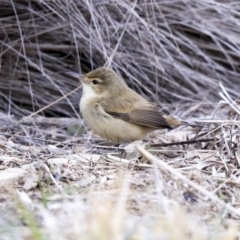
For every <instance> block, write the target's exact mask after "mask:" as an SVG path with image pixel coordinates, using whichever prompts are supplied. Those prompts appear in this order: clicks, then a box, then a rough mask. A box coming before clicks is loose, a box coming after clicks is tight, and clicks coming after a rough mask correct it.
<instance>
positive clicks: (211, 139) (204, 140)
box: [151, 138, 214, 147]
mask: <svg viewBox="0 0 240 240" xmlns="http://www.w3.org/2000/svg"><path fill="white" fill-rule="evenodd" d="M211 141H214V138H207V139H194V140H189V141H182V142H173V143H163V144H160V143H156V144H151V147H168V146H175V145H183V144H194V143H202V142H211Z"/></svg>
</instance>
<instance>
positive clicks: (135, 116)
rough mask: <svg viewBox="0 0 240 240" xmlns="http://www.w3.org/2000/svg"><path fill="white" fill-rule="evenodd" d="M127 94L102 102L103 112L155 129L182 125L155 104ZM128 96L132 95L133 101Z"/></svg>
mask: <svg viewBox="0 0 240 240" xmlns="http://www.w3.org/2000/svg"><path fill="white" fill-rule="evenodd" d="M126 93H127V94H126ZM126 93H125V94H122V95H121V94H119V95H118V96H116V97H115V98H112V99H111V101H109V99H108V100H106V102H102V104H101V105H102V107H103V110H104V111H105V112H106V113H107V114H109V115H111V116H112V117H114V118H118V119H121V120H124V121H126V122H130V123H133V124H138V125H142V126H145V127H150V128H155V129H161V128H169V129H171V128H174V127H177V126H179V125H180V124H181V123H180V122H179V121H178V120H177V119H175V118H172V117H169V116H167V115H164V114H162V113H161V112H159V111H158V109H157V107H156V106H155V105H154V104H152V103H150V102H148V101H147V100H146V99H145V98H143V97H141V96H140V95H138V94H137V93H136V92H134V91H132V90H130V89H128V90H127V92H126ZM127 95H128V96H129V95H131V101H129V97H127Z"/></svg>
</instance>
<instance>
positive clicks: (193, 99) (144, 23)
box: [0, 0, 240, 117]
mask: <svg viewBox="0 0 240 240" xmlns="http://www.w3.org/2000/svg"><path fill="white" fill-rule="evenodd" d="M0 24H1V26H0V47H1V48H0V81H1V82H0V111H2V112H3V113H5V114H13V115H15V116H18V117H21V116H23V115H26V114H29V113H31V112H33V111H36V110H38V109H40V108H42V107H44V106H46V105H48V104H50V103H52V102H53V101H55V100H57V99H58V98H60V97H62V96H64V94H67V93H68V92H70V91H71V90H73V89H74V88H76V87H77V86H78V85H79V82H78V81H77V80H76V79H72V78H70V77H69V76H68V75H67V74H66V72H68V71H76V72H80V73H86V72H88V71H90V70H92V69H95V68H97V67H100V66H103V65H104V64H106V63H108V64H109V65H110V66H111V67H113V68H114V70H116V71H117V72H118V73H119V74H121V75H122V77H123V78H124V79H125V80H126V81H127V82H128V84H129V86H130V87H131V88H133V89H135V90H136V91H138V92H139V93H140V94H142V95H143V96H145V97H147V98H148V99H151V100H154V101H156V102H157V103H158V104H159V106H160V107H163V105H162V104H172V103H173V104H175V106H178V108H179V109H180V110H181V109H182V110H184V106H185V105H184V104H185V103H188V104H189V103H190V104H193V105H194V104H198V106H202V107H203V108H204V107H207V108H208V107H211V106H213V105H214V103H217V102H218V101H219V99H220V98H219V97H218V82H219V81H221V82H222V83H223V84H224V85H225V87H226V89H227V91H228V92H229V93H230V94H232V96H233V97H234V98H236V97H238V96H239V91H240V77H239V75H240V67H239V63H240V5H239V3H238V1H233V0H229V1H228V0H221V1H220V0H215V1H214V3H213V2H212V1H207V0H201V1H199V0H191V1H185V0H176V1H170V0H166V1H165V0H154V1H152V0H149V1H146V0H136V1H130V0H119V1H105V0H89V1H83V0H72V1H63V0H62V1H57V0H55V1H44V0H41V1H40V0H39V1H38V0H35V1H31V0H29V1H21V0H12V1H1V11H0ZM80 96H81V91H80V90H79V91H77V92H75V93H74V94H72V95H71V96H69V97H68V98H66V99H64V100H61V101H59V102H58V103H56V104H55V105H53V106H51V107H49V108H47V109H46V110H45V111H44V112H42V113H41V114H44V115H46V116H68V117H76V111H74V109H77V110H78V103H79V99H80ZM199 104H200V105H199ZM77 112H78V111H77Z"/></svg>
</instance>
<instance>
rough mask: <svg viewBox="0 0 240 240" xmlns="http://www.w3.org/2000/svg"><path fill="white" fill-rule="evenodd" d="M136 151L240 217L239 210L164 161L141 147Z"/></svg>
mask: <svg viewBox="0 0 240 240" xmlns="http://www.w3.org/2000/svg"><path fill="white" fill-rule="evenodd" d="M137 148H138V150H139V151H140V153H141V154H143V155H144V156H145V157H146V158H147V159H148V160H150V161H152V162H156V163H157V165H158V166H159V167H161V168H162V169H163V170H167V171H168V172H170V173H171V174H172V175H175V176H176V177H178V178H179V179H181V180H182V181H184V182H185V183H187V184H188V185H190V186H191V187H193V188H194V189H195V190H197V191H198V192H199V193H202V194H204V195H205V196H207V197H208V198H209V199H211V200H212V201H213V202H216V203H218V204H219V205H221V206H223V207H225V208H226V209H227V210H229V212H232V213H234V214H236V215H238V216H240V210H238V209H236V208H234V207H232V206H231V205H229V204H227V203H225V202H224V201H222V200H221V199H219V198H218V197H217V196H216V195H215V194H213V193H211V192H209V191H207V190H206V189H204V188H203V187H201V186H199V185H198V184H196V183H195V182H193V181H191V180H189V179H188V178H187V177H186V176H184V175H182V174H181V173H180V172H179V171H177V170H176V169H174V168H172V167H171V166H169V165H168V164H166V163H165V162H164V161H162V160H160V159H159V158H157V157H155V156H154V155H152V154H151V153H149V152H148V151H146V150H145V149H144V148H142V147H139V146H138V147H137Z"/></svg>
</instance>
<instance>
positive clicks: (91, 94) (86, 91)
mask: <svg viewBox="0 0 240 240" xmlns="http://www.w3.org/2000/svg"><path fill="white" fill-rule="evenodd" d="M82 86H83V92H82V98H81V101H80V108H81V111H82V110H84V109H85V107H87V106H88V104H89V103H91V102H92V101H93V100H94V99H96V98H97V97H98V95H97V94H96V93H95V91H94V90H93V89H92V87H91V86H90V85H87V84H85V83H82Z"/></svg>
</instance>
